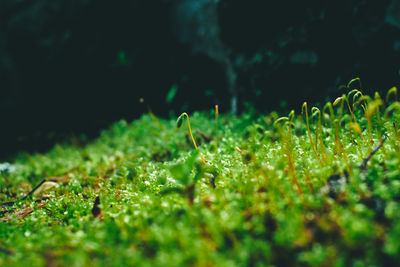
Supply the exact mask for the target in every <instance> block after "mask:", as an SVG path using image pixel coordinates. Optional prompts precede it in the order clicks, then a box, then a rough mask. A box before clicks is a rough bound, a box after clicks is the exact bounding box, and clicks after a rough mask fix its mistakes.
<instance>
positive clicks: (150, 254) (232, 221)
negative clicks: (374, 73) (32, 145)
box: [0, 78, 400, 266]
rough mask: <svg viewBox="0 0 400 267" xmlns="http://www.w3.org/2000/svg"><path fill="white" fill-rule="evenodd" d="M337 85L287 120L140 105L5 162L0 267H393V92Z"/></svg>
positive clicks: (396, 225) (399, 216) (399, 187)
mask: <svg viewBox="0 0 400 267" xmlns="http://www.w3.org/2000/svg"><path fill="white" fill-rule="evenodd" d="M356 87H359V88H356ZM343 88H344V89H345V90H346V91H341V92H340V94H339V98H337V100H335V101H333V102H332V103H333V104H332V103H331V102H328V103H326V104H325V105H323V106H318V105H312V106H310V105H309V103H307V102H305V103H304V104H303V105H300V104H301V103H302V102H301V103H300V104H299V108H300V107H301V108H302V113H301V114H300V113H295V111H294V110H292V111H290V112H289V113H288V114H287V115H286V114H285V115H283V116H282V115H279V114H278V112H271V113H269V114H257V113H256V111H252V112H251V114H250V113H244V114H242V115H241V116H233V115H231V114H221V113H220V112H219V110H218V108H217V107H215V109H214V111H213V112H194V113H193V114H191V115H190V119H191V120H192V123H193V124H192V125H191V124H190V121H189V115H188V114H187V113H182V114H181V115H180V116H179V117H178V119H177V120H175V119H173V120H165V119H162V118H157V117H156V116H155V114H153V113H152V112H151V110H150V109H148V113H147V114H145V115H143V116H142V117H141V118H140V119H138V120H135V121H133V122H132V123H128V122H126V121H119V122H116V123H115V124H113V125H112V126H111V127H110V128H109V129H107V130H104V131H103V132H102V133H101V135H100V137H99V138H98V139H96V140H93V141H92V142H90V143H87V144H86V145H85V146H77V145H76V144H75V142H70V143H68V142H66V143H63V144H57V145H56V146H55V147H54V148H53V149H52V150H50V151H49V152H48V153H44V154H28V153H22V154H20V155H18V156H17V157H16V159H15V160H13V161H12V162H10V163H1V164H0V203H1V204H0V266H20V265H21V262H26V263H27V264H29V265H34V266H46V265H61V266H65V265H67V266H69V265H79V266H82V265H83V266H90V265H93V266H104V265H115V266H126V265H129V266H143V265H145V266H171V265H174V266H187V265H199V266H206V265H207V266H208V265H212V266H257V265H260V266H398V263H399V262H400V167H399V166H400V137H399V129H398V127H399V120H400V103H399V102H398V95H397V94H398V93H397V88H395V87H393V88H391V89H390V90H389V91H388V92H387V94H386V95H383V94H382V93H380V94H379V93H376V94H374V95H372V96H368V95H366V94H364V93H363V92H362V90H363V88H362V86H361V80H360V79H358V78H356V79H353V80H352V81H351V82H349V84H347V86H346V85H345V86H343ZM170 98H171V99H172V96H171V97H170ZM185 117H186V118H185ZM185 119H186V120H187V127H188V130H187V133H186V131H185V132H184V131H180V130H178V129H177V128H176V127H178V128H181V127H182V125H183V123H185V122H184V120H185ZM194 123H195V124H196V125H201V131H200V129H197V128H198V127H196V125H195V124H194ZM196 133H199V134H198V135H197V134H196ZM193 134H195V135H196V137H197V139H196V140H195V138H194V136H193ZM184 137H187V138H186V139H187V140H186V139H185V138H184ZM200 142H201V146H198V145H200ZM192 143H193V145H194V147H195V149H193V146H192ZM188 144H189V145H188ZM200 150H201V152H202V153H200ZM203 155H205V156H206V158H207V161H206V158H205V157H204V156H203ZM199 158H201V162H200V160H199Z"/></svg>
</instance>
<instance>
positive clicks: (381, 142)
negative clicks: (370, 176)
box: [360, 136, 387, 173]
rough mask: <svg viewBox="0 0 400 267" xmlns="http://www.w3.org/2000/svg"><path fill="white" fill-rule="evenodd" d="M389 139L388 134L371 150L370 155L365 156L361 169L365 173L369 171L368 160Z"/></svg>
mask: <svg viewBox="0 0 400 267" xmlns="http://www.w3.org/2000/svg"><path fill="white" fill-rule="evenodd" d="M386 139H387V136H385V137H383V138H382V140H381V141H380V142H379V144H378V146H377V147H375V149H374V150H372V151H371V153H369V155H368V156H367V157H366V158H364V160H363V162H362V164H361V165H360V169H361V171H362V172H363V173H365V172H366V171H367V164H368V161H369V160H370V159H371V158H372V156H373V155H374V154H375V153H376V152H377V151H378V150H379V149H380V148H381V147H382V146H383V143H385V141H386Z"/></svg>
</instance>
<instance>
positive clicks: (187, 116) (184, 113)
mask: <svg viewBox="0 0 400 267" xmlns="http://www.w3.org/2000/svg"><path fill="white" fill-rule="evenodd" d="M184 117H186V119H187V123H188V129H189V134H190V137H191V138H192V141H193V145H194V147H195V148H196V150H197V152H198V153H199V156H200V158H201V161H202V162H203V163H204V164H207V161H206V159H205V158H204V157H203V155H202V154H201V153H200V150H199V148H198V147H197V144H196V141H195V140H194V137H193V133H192V128H191V127H190V120H189V115H188V114H187V113H186V112H183V113H182V114H181V115H180V116H179V117H178V119H177V120H176V127H177V128H180V127H181V126H182V123H183V119H184Z"/></svg>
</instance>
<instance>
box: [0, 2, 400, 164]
mask: <svg viewBox="0 0 400 267" xmlns="http://www.w3.org/2000/svg"><path fill="white" fill-rule="evenodd" d="M399 2H400V1H398V0H379V1H377V0H306V1H295V0H293V1H288V0H282V1H268V0H246V1H244V0H219V1H216V0H152V1H148V0H130V1H129V0H116V1H105V0H36V1H32V0H1V1H0V123H1V126H0V150H1V151H0V158H8V157H10V156H11V155H12V154H14V153H15V152H16V151H19V150H28V151H44V150H45V149H47V148H49V147H50V146H51V145H52V144H54V143H55V142H59V141H61V140H64V139H65V138H66V137H68V138H70V137H71V136H80V135H81V134H85V135H86V136H89V137H95V136H96V135H97V133H98V132H99V129H101V128H104V127H106V126H107V125H109V124H110V123H112V122H113V121H116V120H119V119H121V118H125V119H127V120H132V119H134V118H138V117H139V116H140V115H141V114H143V113H144V112H146V111H147V108H146V105H148V106H150V107H151V108H152V110H153V111H154V113H156V114H157V115H159V116H164V117H168V116H169V114H170V112H171V111H173V112H174V114H176V115H179V114H178V113H179V112H182V111H188V112H192V111H194V110H209V109H211V108H212V107H213V106H214V105H215V104H219V105H220V107H221V110H222V111H225V112H227V111H229V109H230V98H231V97H232V89H234V92H235V93H234V94H236V95H237V96H238V100H239V101H238V103H239V105H238V108H239V112H240V111H242V110H243V103H245V102H251V103H253V104H254V106H255V107H256V108H257V109H258V110H259V111H261V112H267V111H271V110H273V109H279V108H282V107H284V106H286V108H290V107H294V108H297V109H298V108H299V107H300V105H301V103H302V102H303V101H305V100H307V101H308V102H313V103H315V102H323V101H325V100H327V99H331V98H332V97H334V96H336V95H337V94H338V92H337V88H338V87H339V86H340V85H342V84H346V83H347V82H348V81H349V80H350V79H352V78H354V77H360V78H361V80H362V82H363V87H364V88H363V90H364V92H372V91H376V90H378V91H382V92H386V90H388V89H389V88H390V87H392V86H397V85H398V83H399V68H400V66H399V62H400V61H399V59H400V34H399V33H400V3H399ZM229 68H231V69H229ZM227 77H230V78H232V79H230V78H227ZM232 84H233V86H232ZM174 85H176V86H177V88H178V91H177V94H176V96H175V97H174V98H173V100H172V101H171V102H167V101H166V95H167V93H168V92H169V91H170V89H171V87H172V86H174ZM140 98H143V99H144V100H145V104H140V103H139V99H140Z"/></svg>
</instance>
